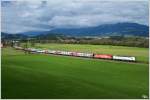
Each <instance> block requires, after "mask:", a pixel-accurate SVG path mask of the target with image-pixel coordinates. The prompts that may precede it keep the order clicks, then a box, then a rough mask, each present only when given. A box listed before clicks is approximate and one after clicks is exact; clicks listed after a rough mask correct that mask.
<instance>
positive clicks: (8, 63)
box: [1, 48, 149, 99]
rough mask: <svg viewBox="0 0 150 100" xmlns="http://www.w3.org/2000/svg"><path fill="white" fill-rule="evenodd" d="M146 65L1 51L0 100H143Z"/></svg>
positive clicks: (146, 89) (9, 50) (146, 79)
mask: <svg viewBox="0 0 150 100" xmlns="http://www.w3.org/2000/svg"><path fill="white" fill-rule="evenodd" d="M148 69H149V67H148V64H139V63H127V62H117V61H106V60H99V59H97V60H96V59H84V58H75V57H65V56H54V55H40V54H27V55H25V54H24V53H23V52H21V51H16V50H14V49H12V48H3V49H2V68H1V72H2V83H1V84H2V86H1V87H2V98H38V99H40V98H74V99H75V98H142V95H148Z"/></svg>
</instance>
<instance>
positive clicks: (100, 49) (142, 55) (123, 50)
mask: <svg viewBox="0 0 150 100" xmlns="http://www.w3.org/2000/svg"><path fill="white" fill-rule="evenodd" d="M36 47H37V48H45V49H54V50H68V51H79V52H92V53H99V54H112V55H122V56H135V57H136V59H137V61H139V62H142V63H148V61H149V57H148V51H149V49H148V48H138V47H125V46H111V45H85V44H84V45H82V44H36Z"/></svg>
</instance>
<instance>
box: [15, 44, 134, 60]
mask: <svg viewBox="0 0 150 100" xmlns="http://www.w3.org/2000/svg"><path fill="white" fill-rule="evenodd" d="M14 48H15V49H17V50H24V51H28V52H29V53H39V54H54V55H64V56H74V57H84V58H93V59H108V60H119V61H130V62H135V61H136V59H135V57H131V56H120V55H111V54H96V53H83V52H74V51H60V50H43V49H35V48H22V47H18V46H14Z"/></svg>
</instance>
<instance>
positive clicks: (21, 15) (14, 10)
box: [1, 0, 149, 33]
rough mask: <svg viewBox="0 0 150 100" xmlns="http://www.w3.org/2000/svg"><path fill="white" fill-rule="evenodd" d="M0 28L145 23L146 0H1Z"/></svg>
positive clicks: (18, 29)
mask: <svg viewBox="0 0 150 100" xmlns="http://www.w3.org/2000/svg"><path fill="white" fill-rule="evenodd" d="M1 7H2V8H1V11H2V12H1V31H2V32H7V33H19V32H27V31H49V30H51V29H53V28H70V27H73V28H78V27H92V26H98V25H101V24H113V23H118V22H132V23H139V24H144V25H148V17H149V16H148V12H149V11H148V9H149V8H148V0H122V1H119V0H103V1H102V0H48V1H40V0H38V1H37V0H36V1H35V0H31V1H27V0H25V1H11V2H10V1H2V3H1Z"/></svg>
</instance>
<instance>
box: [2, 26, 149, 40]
mask: <svg viewBox="0 0 150 100" xmlns="http://www.w3.org/2000/svg"><path fill="white" fill-rule="evenodd" d="M19 34H22V35H23V36H38V35H46V34H48V35H50V34H62V35H66V36H79V37H80V36H99V37H100V36H116V35H117V36H118V35H119V36H143V37H148V36H149V26H146V25H141V24H137V23H116V24H103V25H99V26H95V27H85V28H55V29H52V30H50V31H30V32H23V33H19ZM2 36H3V34H2Z"/></svg>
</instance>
